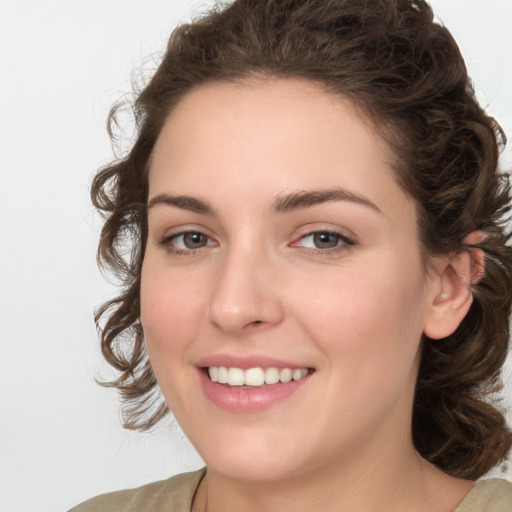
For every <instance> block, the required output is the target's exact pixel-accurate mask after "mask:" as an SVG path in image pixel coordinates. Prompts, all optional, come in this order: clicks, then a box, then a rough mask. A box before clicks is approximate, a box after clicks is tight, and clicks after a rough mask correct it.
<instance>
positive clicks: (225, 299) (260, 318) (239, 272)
mask: <svg viewBox="0 0 512 512" xmlns="http://www.w3.org/2000/svg"><path fill="white" fill-rule="evenodd" d="M273 274H274V272H273V269H272V259H271V258H270V257H269V255H268V254H266V253H265V252H264V251H263V250H262V248H261V246H260V247H254V244H253V243H251V242H250V241H246V242H245V243H239V244H233V245H232V246H231V247H230V248H227V249H226V250H225V253H224V254H223V257H222V258H221V260H220V261H219V266H218V268H217V276H216V281H215V286H214V288H213V291H212V296H211V299H210V305H209V317H210V318H209V319H210V321H211V322H212V323H213V324H215V325H216V326H217V327H218V328H220V329H221V330H223V331H225V332H229V333H235V334H236V333H242V332H245V331H246V330H248V329H250V328H251V327H252V328H254V327H255V326H260V328H261V327H263V326H270V325H275V324H277V323H279V321H280V319H281V317H282V305H281V304H280V301H279V299H278V294H277V293H276V289H275V286H274V284H275V283H273V282H272V281H273V277H272V276H273Z"/></svg>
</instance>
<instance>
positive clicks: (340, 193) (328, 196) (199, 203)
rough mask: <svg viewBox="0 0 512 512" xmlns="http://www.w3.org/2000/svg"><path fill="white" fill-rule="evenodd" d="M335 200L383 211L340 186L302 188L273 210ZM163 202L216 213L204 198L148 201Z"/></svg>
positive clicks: (168, 197) (167, 197) (151, 203)
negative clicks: (321, 188)
mask: <svg viewBox="0 0 512 512" xmlns="http://www.w3.org/2000/svg"><path fill="white" fill-rule="evenodd" d="M334 201H349V202H351V203H356V204H360V205H362V206H366V207H368V208H371V209H372V210H375V211H376V212H379V213H382V211H381V210H380V208H379V207H378V206H377V205H375V204H374V203H372V202H371V201H370V200H369V199H367V198H366V197H364V196H362V195H360V194H356V193H354V192H351V191H349V190H346V189H344V188H340V187H336V188H330V189H323V190H302V191H298V192H293V193H291V194H286V195H284V196H281V197H278V198H276V199H275V200H274V202H273V203H272V205H271V211H274V212H277V213H285V212H290V211H293V210H301V209H305V208H311V207H313V206H316V205H320V204H324V203H330V202H334ZM161 204H164V205H167V206H174V207H176V208H181V209H183V210H188V211H191V212H194V213H199V214H202V215H209V216H213V215H214V214H215V209H214V208H213V206H212V205H211V204H210V203H209V202H208V201H206V200H204V199H198V198H196V197H192V196H184V195H180V196H173V195H170V194H158V195H157V196H155V197H153V198H152V199H151V200H150V201H149V202H148V210H149V209H151V208H154V207H155V206H157V205H161Z"/></svg>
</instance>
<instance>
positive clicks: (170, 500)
mask: <svg viewBox="0 0 512 512" xmlns="http://www.w3.org/2000/svg"><path fill="white" fill-rule="evenodd" d="M205 472H206V469H204V468H203V469H201V470H199V471H195V472H193V473H182V474H179V475H175V476H173V477H172V478H169V479H167V480H160V481H158V482H152V483H150V484H147V485H143V486H142V487H137V488H136V489H126V490H123V491H115V492H109V493H107V494H102V495H101V496H97V497H96V498H92V499H90V500H87V501H85V502H84V503H82V504H80V505H78V506H76V507H74V508H72V509H71V510H70V511H69V512H136V511H137V512H140V510H151V511H152V512H158V511H160V510H162V511H164V510H165V511H170V512H188V511H189V510H190V505H191V504H192V499H193V497H194V495H195V492H196V489H197V487H198V485H199V483H200V482H201V480H202V478H203V476H204V474H205Z"/></svg>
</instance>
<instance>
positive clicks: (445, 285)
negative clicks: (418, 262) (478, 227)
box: [423, 231, 485, 339]
mask: <svg viewBox="0 0 512 512" xmlns="http://www.w3.org/2000/svg"><path fill="white" fill-rule="evenodd" d="M484 237H485V234H484V233H483V232H482V231H474V232H473V233H471V234H469V235H468V236H467V237H466V238H465V239H464V241H463V244H462V247H461V249H460V250H459V251H458V252H457V253H456V254H454V255H451V256H450V257H449V258H445V259H444V261H440V268H439V270H438V275H437V277H436V281H437V282H436V286H435V287H434V289H435V291H436V293H435V296H434V298H433V300H432V302H431V305H430V307H429V310H428V311H427V315H426V317H425V322H424V326H423V332H424V334H425V335H426V336H428V337H429V338H431V339H441V338H446V337H447V336H449V335H450V334H453V333H454V332H455V331H456V329H457V327H458V326H459V324H460V323H461V322H462V320H463V319H464V317H465V316H466V314H467V313H468V311H469V308H470V307H471V304H472V302H473V293H472V287H473V286H474V285H475V284H477V283H478V282H479V281H480V279H481V278H482V276H483V274H484V268H485V258H484V252H483V251H482V249H479V248H477V247H475V246H474V245H475V244H477V243H479V242H481V241H482V239H483V238H484Z"/></svg>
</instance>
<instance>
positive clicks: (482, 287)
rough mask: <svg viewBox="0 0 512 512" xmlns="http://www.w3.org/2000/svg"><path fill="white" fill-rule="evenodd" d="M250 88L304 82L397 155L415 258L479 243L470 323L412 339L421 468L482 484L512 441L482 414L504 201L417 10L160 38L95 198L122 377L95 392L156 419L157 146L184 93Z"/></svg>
mask: <svg viewBox="0 0 512 512" xmlns="http://www.w3.org/2000/svg"><path fill="white" fill-rule="evenodd" d="M253 76H269V77H284V78H286V77H294V78H302V79H306V80H309V81H313V82H315V83H318V84H321V85H322V86H323V87H324V89H325V90H326V91H327V92H330V93H333V94H340V95H342V96H343V97H345V98H348V99H349V100H351V101H352V102H353V103H354V104H355V105H356V106H357V107H359V108H360V109H362V110H363V111H364V112H365V114H366V115H368V116H369V117H370V119H371V120H372V121H373V122H374V124H375V126H376V128H377V129H378V130H379V133H380V134H381V136H382V137H383V138H384V140H385V141H386V142H387V143H388V144H389V145H390V147H391V148H392V149H393V151H394V154H395V155H396V162H395V170H396V173H397V176H398V179H399V182H400V184H401V186H402V187H403V189H404V190H405V191H406V193H408V194H409V195H410V196H412V197H413V198H415V200H416V203H417V208H418V214H419V232H420V239H421V243H422V247H423V249H424V252H425V253H426V255H427V256H428V255H433V254H443V253H450V252H453V251H459V250H465V249H466V248H467V247H464V243H463V240H464V238H465V237H466V236H467V235H468V234H469V233H471V232H473V231H475V230H483V231H484V232H485V233H486V237H485V239H484V240H483V241H482V242H481V243H479V244H477V245H476V246H475V247H478V248H480V249H482V250H483V251H484V252H485V255H486V256H485V275H484V276H483V278H482V279H481V280H480V281H479V282H478V283H477V284H476V285H475V286H474V288H473V295H474V301H473V304H472V306H471V309H470V311H469V313H468V315H467V316H466V317H465V319H464V320H463V321H462V323H461V324H460V326H459V328H458V329H457V330H456V332H455V333H454V334H452V335H451V336H449V337H447V338H445V339H443V340H440V341H436V342H435V343H434V342H429V340H427V339H425V340H423V341H424V342H423V354H422V360H421V365H420V371H419V378H418V383H417V390H416V397H415V404H414V412H413V422H412V424H413V438H414V442H415V445H416V448H417V450H418V451H419V452H420V454H421V455H422V456H423V457H424V458H425V459H427V460H429V461H431V462H432V463H434V464H436V465H437V466H438V467H439V468H441V469H442V470H444V471H445V472H447V473H449V474H452V475H455V476H458V477H463V478H470V479H476V478H478V477H480V476H481V475H482V474H484V473H486V472H487V471H488V470H489V469H491V468H492V467H493V466H495V465H496V464H498V463H499V462H500V461H503V460H504V459H505V458H506V456H507V453H508V451H509V449H510V446H511V439H512V434H511V432H510V430H509V429H508V428H507V426H506V424H505V420H504V417H503V415H502V413H501V412H500V411H499V409H498V408H497V406H496V404H493V401H494V400H495V398H496V393H497V392H498V391H499V389H500V370H501V368H502V366H503V364H504V361H505V358H506V355H507V350H508V344H509V313H510V308H511V297H512V251H511V248H510V247H509V246H508V245H507V244H508V240H509V236H510V235H509V233H508V231H507V229H506V219H505V217H506V214H507V212H508V211H509V209H510V194H509V188H510V187H509V183H508V180H507V176H506V175H505V174H500V173H499V172H498V171H497V166H498V156H499V152H500V149H501V148H502V146H503V145H504V144H505V136H504V134H503V132H502V130H501V128H500V127H499V125H498V124H497V123H496V121H495V120H494V119H492V118H491V117H489V116H488V115H486V113H485V112H484V111H483V110H482V108H481V107H480V106H479V105H478V103H477V101H476V99H475V95H474V90H473V87H472V84H471V81H470V79H469V78H468V75H467V71H466V67H465V64H464V61H463V58H462V56H461V54H460V52H459V49H458V47H457V44H456V43H455V41H454V40H453V38H452V36H451V34H450V33H449V31H448V30H447V29H446V28H445V27H443V26H442V25H440V24H438V23H436V22H434V19H433V13H432V10H431V8H430V6H429V5H428V4H427V3H426V2H425V1H424V0H365V1H364V2H362V1H360V0H236V1H235V2H233V3H230V4H227V5H222V4H218V5H217V6H216V7H215V8H214V9H212V10H211V11H209V12H208V13H206V14H205V15H203V16H202V17H200V18H198V19H197V20H195V21H194V22H192V23H190V24H185V25H181V26H180V27H178V28H177V29H176V30H175V31H174V32H173V33H172V35H171V38H170V40H169V43H168V47H167V52H166V54H165V56H164V58H163V61H162V63H161V64H160V66H159V67H158V69H157V71H156V73H155V74H154V76H153V78H152V79H151V81H150V82H149V84H148V85H147V86H146V87H145V88H144V89H143V90H142V92H141V93H140V94H139V95H138V97H137V98H136V100H135V101H134V104H133V113H134V116H135V120H136V126H137V139H136V142H135V143H134V145H133V147H132V149H131V151H130V152H129V153H128V154H127V156H126V157H125V158H123V159H120V160H117V161H116V162H114V163H112V164H111V165H109V166H107V167H105V168H103V169H101V170H100V171H99V172H98V174H97V175H96V177H95V179H94V182H93V186H92V200H93V203H94V205H95V206H96V207H97V208H98V209H99V210H100V211H101V212H102V214H103V215H104V216H105V223H104V227H103V230H102V233H101V240H100V244H99V251H98V258H99V262H100V264H101V265H102V266H104V267H105V268H107V269H108V270H110V271H111V272H113V273H114V275H115V276H116V277H118V278H119V279H120V281H121V283H122V291H121V293H120V295H119V296H118V297H116V298H114V299H113V300H111V301H109V302H107V303H106V304H104V305H103V306H102V307H101V308H100V309H99V310H98V312H97V314H96V320H97V322H99V323H100V324H101V325H102V328H101V332H102V334H101V343H102V345H101V346H102V352H103V355H104V356H105V358H106V360H107V361H108V362H109V363H110V364H111V365H112V366H113V367H114V368H115V369H116V370H118V371H119V372H120V375H119V376H118V378H116V379H115V380H114V381H112V382H109V383H107V385H111V386H115V387H116V388H118V390H119V391H120V393H121V396H122V399H123V400H124V402H125V408H124V414H125V416H124V419H125V426H126V427H127V428H132V429H147V428H149V427H151V426H152V425H154V424H155V423H156V422H157V421H158V420H160V419H161V418H162V417H163V416H164V415H165V414H166V413H167V412H168V409H167V406H166V404H165V402H164V401H163V399H162V398H161V396H160V394H159V391H158V386H157V382H156V379H155V376H154V374H153V371H152V369H151V366H150V363H149V360H148V357H147V352H146V348H145V342H144V334H143V331H142V327H141V324H140V320H139V316H140V298H139V294H140V278H141V266H142V261H143V258H144V247H145V243H146V238H147V218H146V204H147V200H148V166H149V161H150V158H151V154H152V151H153V148H154V145H155V142H156V140H157V138H158V136H159V133H160V130H161V128H162V125H163V123H164V121H165V119H166V118H167V116H168V115H169V113H170V112H171V111H172V110H173V108H174V107H175V106H176V104H177V103H178V102H179V101H180V99H181V98H182V97H183V96H184V95H186V94H187V93H189V92H190V91H191V90H192V89H193V88H195V87H197V86H199V85H201V84H204V83H207V82H211V81H240V80H243V79H245V78H248V77H253ZM116 112H117V109H116V107H115V108H114V109H113V110H112V111H111V114H110V118H109V122H110V127H112V126H113V125H114V124H115V122H116ZM427 259H428V258H427Z"/></svg>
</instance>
